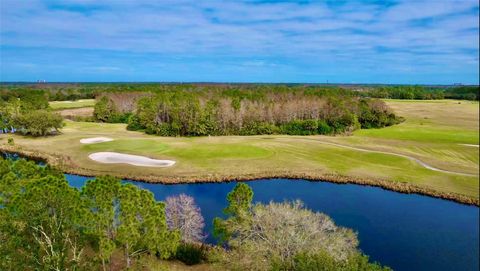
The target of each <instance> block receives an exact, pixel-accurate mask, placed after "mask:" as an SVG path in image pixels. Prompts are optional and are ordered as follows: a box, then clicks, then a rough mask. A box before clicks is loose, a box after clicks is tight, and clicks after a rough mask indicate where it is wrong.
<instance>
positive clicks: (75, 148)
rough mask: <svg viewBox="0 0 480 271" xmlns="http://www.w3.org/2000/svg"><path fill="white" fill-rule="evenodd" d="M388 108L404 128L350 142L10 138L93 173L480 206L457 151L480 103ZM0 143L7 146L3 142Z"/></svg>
mask: <svg viewBox="0 0 480 271" xmlns="http://www.w3.org/2000/svg"><path fill="white" fill-rule="evenodd" d="M387 103H388V104H389V105H390V106H391V107H392V108H393V109H394V110H395V112H396V113H397V114H399V115H401V116H403V117H405V118H406V121H405V122H404V123H402V124H399V125H396V126H392V127H388V128H384V129H371V130H359V131H356V132H355V133H354V134H353V135H351V136H333V137H331V136H284V135H275V136H225V137H188V138H187V137H158V136H151V135H146V134H143V133H140V132H132V131H127V130H126V129H125V125H124V124H101V123H82V122H71V121H68V122H67V125H66V127H65V128H64V129H63V134H61V135H59V136H54V137H48V138H38V139H33V138H27V137H21V136H14V139H15V144H16V145H17V146H21V148H23V149H24V150H34V151H39V152H42V153H50V154H55V155H67V156H69V157H70V158H71V161H73V163H75V165H76V167H81V168H82V169H86V170H88V171H89V172H91V173H93V174H117V175H122V176H137V177H138V176H140V177H141V176H145V178H149V177H151V176H157V177H158V178H163V177H165V178H175V177H185V178H194V179H202V178H204V179H208V178H209V177H210V176H246V175H256V174H260V175H261V174H267V173H268V174H271V173H275V172H282V173H283V172H289V173H294V174H303V173H305V174H307V173H315V174H319V175H321V174H336V175H342V176H349V177H352V178H364V179H365V178H371V179H384V180H389V181H391V182H406V183H411V184H415V185H419V186H423V187H427V188H430V189H433V190H435V191H439V192H454V193H458V194H462V195H466V196H468V197H472V198H476V199H478V197H479V194H478V189H479V178H478V170H479V166H478V163H479V159H478V156H479V149H478V148H476V147H470V146H464V145H460V144H478V138H479V136H478V120H479V117H478V103H471V102H463V101H462V102H461V103H460V104H459V103H458V101H449V100H445V101H434V102H430V101H410V102H409V101H387ZM97 136H106V137H111V138H113V139H114V141H111V142H105V143H98V144H91V145H84V144H80V142H79V141H80V139H82V138H89V137H97ZM2 137H3V138H6V136H2ZM0 142H2V144H6V139H3V140H2V141H0ZM329 143H335V144H341V145H344V146H351V147H355V148H361V149H364V150H370V151H382V152H389V153H396V154H402V155H408V156H410V157H415V158H417V159H420V160H421V161H423V162H425V163H428V164H429V165H431V166H434V167H437V168H439V169H442V170H449V171H454V172H459V173H467V174H473V175H474V176H464V175H457V174H452V173H444V172H438V171H433V170H430V169H427V168H425V167H423V166H421V165H419V164H418V163H417V162H415V161H412V160H409V159H407V158H404V157H399V156H395V155H391V154H385V153H377V152H365V151H359V150H355V149H348V148H344V147H341V146H334V145H331V144H329ZM98 151H116V152H123V153H130V154H137V155H145V156H148V157H152V158H157V159H173V160H175V161H177V163H176V164H175V165H174V166H173V167H170V168H151V167H137V166H131V165H115V164H101V163H97V162H94V161H92V160H90V159H89V158H88V154H90V153H93V152H98ZM158 178H157V179H158Z"/></svg>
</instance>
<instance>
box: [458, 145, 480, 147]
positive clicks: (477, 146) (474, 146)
mask: <svg viewBox="0 0 480 271" xmlns="http://www.w3.org/2000/svg"><path fill="white" fill-rule="evenodd" d="M458 145H462V146H467V147H474V148H478V147H480V146H479V145H475V144H458Z"/></svg>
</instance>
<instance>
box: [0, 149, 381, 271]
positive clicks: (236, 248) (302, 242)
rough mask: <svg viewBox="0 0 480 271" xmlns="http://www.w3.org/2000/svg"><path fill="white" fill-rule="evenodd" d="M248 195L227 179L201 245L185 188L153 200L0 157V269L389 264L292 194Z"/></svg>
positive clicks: (197, 217) (107, 182)
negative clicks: (288, 197) (373, 258)
mask: <svg viewBox="0 0 480 271" xmlns="http://www.w3.org/2000/svg"><path fill="white" fill-rule="evenodd" d="M252 199H253V191H252V189H251V188H250V187H249V186H248V185H247V184H245V183H239V184H237V186H236V187H235V188H234V189H233V190H232V191H231V192H230V193H229V194H228V195H227V202H228V205H227V206H226V208H225V209H224V214H225V216H224V217H223V218H216V219H215V221H214V234H215V236H216V237H217V239H218V240H219V245H206V244H203V241H204V239H205V236H206V235H205V233H204V221H203V217H202V214H201V212H200V209H199V208H198V207H197V206H196V205H195V200H194V199H193V198H192V197H190V196H188V195H183V194H181V195H174V196H171V197H168V198H167V199H166V200H165V202H161V201H156V200H155V199H154V197H153V194H152V193H151V192H150V191H148V190H143V189H140V188H138V187H137V186H135V185H133V184H126V183H122V182H120V180H117V179H115V178H113V177H108V176H106V177H97V178H96V179H94V180H90V181H88V182H87V183H86V185H85V186H84V187H82V189H81V190H79V189H76V188H73V187H71V186H69V184H68V182H67V181H66V180H65V177H64V176H63V174H62V173H61V172H59V171H57V170H56V169H54V168H51V167H49V166H40V165H36V164H35V163H33V162H31V161H26V160H24V159H19V160H11V159H4V158H0V269H1V270H59V271H60V270H62V271H63V270H112V269H115V270H126V269H128V270H164V268H165V267H163V268H161V266H162V262H161V260H162V259H163V260H177V261H182V262H184V263H185V264H188V265H193V264H197V263H207V264H211V265H212V266H218V267H219V270H285V271H286V270H320V269H319V268H321V270H389V269H388V268H386V267H382V266H380V265H379V264H377V263H371V262H369V260H368V257H367V256H365V255H364V254H362V253H361V252H360V251H359V249H358V240H357V236H356V234H355V233H354V232H353V231H351V230H350V229H347V228H342V227H339V226H337V225H335V223H334V222H333V221H332V220H331V219H330V218H329V217H328V216H326V215H324V214H322V213H314V212H312V211H310V210H308V209H305V208H304V207H303V205H302V203H301V202H299V201H296V202H284V203H274V202H271V203H269V204H266V205H265V204H259V203H257V204H254V203H253V202H252ZM280 236H281V237H282V238H279V237H280ZM272 242H275V245H271V244H272ZM163 263H165V262H163ZM159 268H160V269H159Z"/></svg>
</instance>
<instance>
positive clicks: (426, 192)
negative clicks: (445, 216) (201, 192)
mask: <svg viewBox="0 0 480 271" xmlns="http://www.w3.org/2000/svg"><path fill="white" fill-rule="evenodd" d="M0 151H2V152H6V153H12V154H19V155H20V156H23V157H26V158H28V159H32V160H35V161H42V162H45V163H47V164H49V165H51V166H54V167H56V168H58V169H59V170H60V171H62V172H63V173H65V174H74V175H79V176H85V177H96V176H101V175H111V176H114V177H117V178H120V179H127V180H132V181H136V182H143V183H158V184H165V185H175V184H195V183H221V182H235V181H236V182H247V181H253V180H257V179H303V180H307V181H312V182H329V183H335V184H356V185H363V186H371V187H379V188H382V189H385V190H390V191H394V192H398V193H402V194H418V195H423V196H429V197H433V198H438V199H443V200H449V201H454V202H457V203H461V204H465V205H474V206H477V207H480V199H475V198H471V197H468V196H465V195H461V194H457V193H449V192H439V191H436V190H433V189H430V188H427V187H422V186H418V185H413V184H409V183H404V182H395V181H388V180H385V179H373V178H369V179H365V178H355V177H351V176H344V175H338V174H321V173H320V174H319V173H315V172H303V173H299V172H290V171H283V172H282V171H276V172H263V173H254V174H242V175H236V176H228V175H205V176H179V177H173V176H152V175H150V176H138V175H137V176H130V175H128V174H116V173H112V172H102V171H97V172H96V173H97V174H95V173H92V169H86V168H82V167H80V166H78V165H75V164H74V163H73V161H71V159H70V157H69V156H65V155H58V156H56V155H50V154H45V153H39V152H34V151H28V150H23V149H21V148H16V147H15V146H6V145H0Z"/></svg>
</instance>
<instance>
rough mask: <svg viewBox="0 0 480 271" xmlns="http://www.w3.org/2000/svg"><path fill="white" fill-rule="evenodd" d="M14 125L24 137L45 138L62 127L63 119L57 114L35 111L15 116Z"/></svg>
mask: <svg viewBox="0 0 480 271" xmlns="http://www.w3.org/2000/svg"><path fill="white" fill-rule="evenodd" d="M14 123H15V126H16V127H18V128H19V130H20V131H21V132H22V133H23V134H25V135H32V136H46V135H48V134H51V133H52V131H55V132H57V131H58V130H59V129H60V128H62V127H63V118H62V116H60V114H57V113H52V112H50V111H46V110H36V111H30V112H27V113H25V114H21V115H18V116H16V118H15V120H14Z"/></svg>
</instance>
